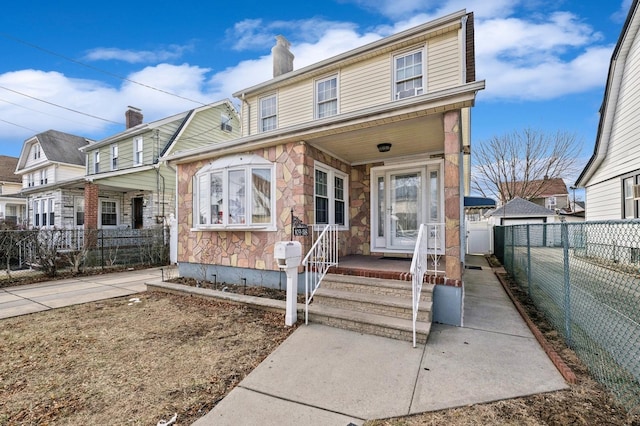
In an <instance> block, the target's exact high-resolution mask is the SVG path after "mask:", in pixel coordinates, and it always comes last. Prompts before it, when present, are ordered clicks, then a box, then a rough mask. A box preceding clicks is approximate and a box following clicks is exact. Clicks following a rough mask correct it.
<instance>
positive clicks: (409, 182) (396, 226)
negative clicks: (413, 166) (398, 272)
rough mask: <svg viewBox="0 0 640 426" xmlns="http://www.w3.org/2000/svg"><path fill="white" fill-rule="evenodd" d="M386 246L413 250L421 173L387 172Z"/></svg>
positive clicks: (419, 198)
mask: <svg viewBox="0 0 640 426" xmlns="http://www.w3.org/2000/svg"><path fill="white" fill-rule="evenodd" d="M387 182H388V187H389V190H388V191H387V198H388V203H387V206H388V208H387V210H388V211H387V213H388V214H387V225H388V226H387V229H388V230H389V232H387V235H386V237H387V247H389V248H409V247H411V248H413V247H414V246H415V244H416V238H417V236H418V230H419V229H420V223H422V218H423V214H422V188H423V185H422V172H421V171H408V172H404V171H403V172H397V173H396V172H389V173H387Z"/></svg>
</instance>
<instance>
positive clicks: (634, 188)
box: [633, 185, 640, 199]
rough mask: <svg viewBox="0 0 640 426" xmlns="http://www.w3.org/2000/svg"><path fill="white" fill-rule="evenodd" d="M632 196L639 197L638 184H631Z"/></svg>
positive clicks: (639, 187) (639, 186)
mask: <svg viewBox="0 0 640 426" xmlns="http://www.w3.org/2000/svg"><path fill="white" fill-rule="evenodd" d="M633 198H635V199H639V198H640V185H633Z"/></svg>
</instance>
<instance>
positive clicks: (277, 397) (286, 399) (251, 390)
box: [236, 384, 367, 422]
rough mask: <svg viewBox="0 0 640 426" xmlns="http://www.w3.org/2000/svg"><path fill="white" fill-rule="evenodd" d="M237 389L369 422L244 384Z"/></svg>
mask: <svg viewBox="0 0 640 426" xmlns="http://www.w3.org/2000/svg"><path fill="white" fill-rule="evenodd" d="M236 387H238V388H242V389H245V390H248V391H250V392H255V393H259V394H260V395H264V396H268V397H270V398H275V399H279V400H280V401H287V402H291V403H293V404H297V405H303V406H305V407H310V408H315V409H317V410H322V411H326V412H327V413H333V414H338V415H341V416H345V417H351V418H353V419H358V420H362V421H363V422H365V421H366V420H367V419H363V418H361V417H358V416H354V415H353V414H347V413H341V412H340V411H335V410H330V409H328V408H323V407H318V406H317V405H313V404H307V403H304V402H300V401H295V400H293V399H289V398H283V397H281V396H277V395H273V394H270V393H267V392H262V391H259V390H257V389H253V388H249V387H246V386H243V385H242V384H238V385H237V386H236Z"/></svg>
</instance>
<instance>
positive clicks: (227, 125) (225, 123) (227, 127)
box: [220, 114, 233, 132]
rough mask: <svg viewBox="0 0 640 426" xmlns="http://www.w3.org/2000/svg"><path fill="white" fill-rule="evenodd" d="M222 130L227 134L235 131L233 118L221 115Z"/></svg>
mask: <svg viewBox="0 0 640 426" xmlns="http://www.w3.org/2000/svg"><path fill="white" fill-rule="evenodd" d="M220 130H223V131H225V132H231V131H232V130H233V126H232V125H231V117H229V116H228V115H227V114H220Z"/></svg>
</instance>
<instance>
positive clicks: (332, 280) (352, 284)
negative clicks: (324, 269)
mask: <svg viewBox="0 0 640 426" xmlns="http://www.w3.org/2000/svg"><path fill="white" fill-rule="evenodd" d="M434 287H435V285H434V284H429V283H423V284H422V292H421V293H420V300H422V301H431V300H432V296H433V288H434ZM320 288H324V289H335V290H346V291H350V292H354V293H368V294H386V295H389V296H404V297H407V298H409V299H411V297H412V291H411V281H399V280H390V279H385V278H370V277H359V276H355V275H339V274H327V275H326V276H325V277H324V279H323V280H322V284H321V286H320Z"/></svg>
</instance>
